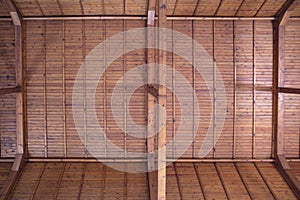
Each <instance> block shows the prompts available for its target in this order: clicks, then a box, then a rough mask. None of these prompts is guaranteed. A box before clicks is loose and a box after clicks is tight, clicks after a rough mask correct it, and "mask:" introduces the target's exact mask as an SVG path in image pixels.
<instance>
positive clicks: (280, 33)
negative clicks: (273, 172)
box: [273, 0, 300, 199]
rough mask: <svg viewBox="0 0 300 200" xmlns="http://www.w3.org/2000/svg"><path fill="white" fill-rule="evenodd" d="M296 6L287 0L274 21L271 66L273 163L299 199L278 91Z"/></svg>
mask: <svg viewBox="0 0 300 200" xmlns="http://www.w3.org/2000/svg"><path fill="white" fill-rule="evenodd" d="M295 7H296V1H295V0H288V1H287V2H286V3H285V5H284V6H283V7H282V9H281V10H280V11H279V13H278V14H277V21H274V24H273V26H274V27H273V29H274V53H273V56H274V68H273V136H274V154H275V155H274V157H275V164H276V167H277V169H278V171H279V172H280V174H281V175H282V177H283V178H284V179H285V181H286V182H287V183H288V185H289V186H290V187H291V189H292V190H293V191H294V192H295V194H296V196H297V197H298V199H300V183H299V181H297V179H296V177H295V175H294V174H292V173H291V172H290V167H289V165H288V162H287V160H286V158H285V155H284V99H283V96H282V94H281V93H280V92H281V91H284V90H282V88H281V87H282V86H283V85H284V70H285V60H284V58H285V55H284V52H285V28H286V25H287V22H288V20H289V17H290V14H291V12H292V10H293V9H294V8H295Z"/></svg>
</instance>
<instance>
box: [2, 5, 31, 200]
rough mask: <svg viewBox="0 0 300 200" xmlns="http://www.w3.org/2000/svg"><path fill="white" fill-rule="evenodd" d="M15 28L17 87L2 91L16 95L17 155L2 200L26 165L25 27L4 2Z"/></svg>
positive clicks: (7, 195)
mask: <svg viewBox="0 0 300 200" xmlns="http://www.w3.org/2000/svg"><path fill="white" fill-rule="evenodd" d="M4 2H5V4H6V6H7V9H8V11H9V13H10V16H11V18H12V21H13V24H14V27H15V74H16V87H14V88H7V89H1V90H0V91H1V94H8V93H16V134H17V154H16V156H15V159H14V163H13V166H12V168H11V172H10V175H9V179H8V181H7V182H6V184H5V185H4V187H3V188H2V191H1V193H0V199H8V198H9V195H10V193H11V191H12V190H13V188H14V186H15V183H16V181H17V178H18V176H19V174H20V173H21V170H22V169H23V167H24V164H25V142H24V135H25V134H24V130H25V128H24V127H25V126H24V121H25V120H24V113H25V112H24V105H25V104H24V87H23V86H24V75H25V74H24V70H23V34H22V33H23V26H22V18H21V15H20V14H19V13H20V12H19V11H18V9H17V7H16V6H15V5H14V3H13V2H12V1H11V0H4Z"/></svg>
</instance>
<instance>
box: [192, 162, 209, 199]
mask: <svg viewBox="0 0 300 200" xmlns="http://www.w3.org/2000/svg"><path fill="white" fill-rule="evenodd" d="M193 166H194V170H195V172H196V175H197V179H198V182H199V185H200V189H201V192H202V194H203V198H204V200H207V199H208V198H207V195H206V193H205V192H204V189H203V183H202V181H201V177H200V174H199V172H198V170H197V167H196V163H193Z"/></svg>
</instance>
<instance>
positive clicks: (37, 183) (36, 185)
mask: <svg viewBox="0 0 300 200" xmlns="http://www.w3.org/2000/svg"><path fill="white" fill-rule="evenodd" d="M46 165H47V163H44V167H43V169H42V171H41V173H40V175H39V179H38V181H37V182H36V184H35V186H34V190H33V193H32V195H31V197H30V200H33V199H34V196H35V194H36V191H37V189H38V187H39V185H40V182H41V179H42V176H43V174H44V172H45V169H46Z"/></svg>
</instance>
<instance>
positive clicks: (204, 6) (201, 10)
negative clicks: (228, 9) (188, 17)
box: [195, 0, 221, 16]
mask: <svg viewBox="0 0 300 200" xmlns="http://www.w3.org/2000/svg"><path fill="white" fill-rule="evenodd" d="M220 3H221V0H203V1H200V2H199V4H198V7H197V9H196V12H195V15H196V16H212V15H214V14H215V13H216V11H217V9H218V7H219V5H220Z"/></svg>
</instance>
